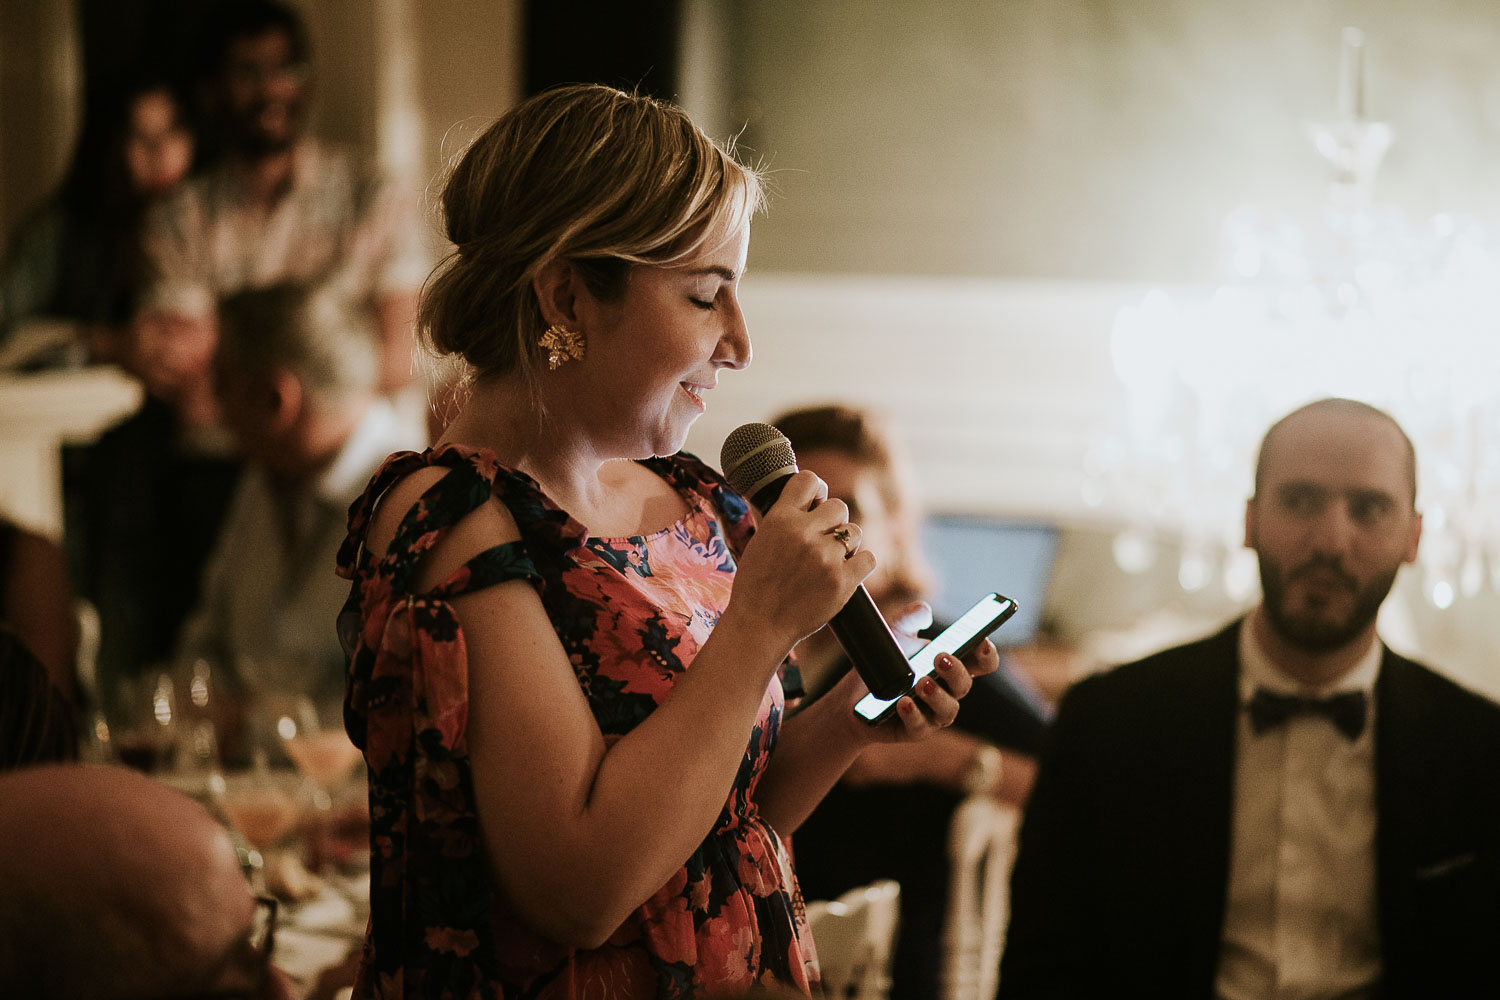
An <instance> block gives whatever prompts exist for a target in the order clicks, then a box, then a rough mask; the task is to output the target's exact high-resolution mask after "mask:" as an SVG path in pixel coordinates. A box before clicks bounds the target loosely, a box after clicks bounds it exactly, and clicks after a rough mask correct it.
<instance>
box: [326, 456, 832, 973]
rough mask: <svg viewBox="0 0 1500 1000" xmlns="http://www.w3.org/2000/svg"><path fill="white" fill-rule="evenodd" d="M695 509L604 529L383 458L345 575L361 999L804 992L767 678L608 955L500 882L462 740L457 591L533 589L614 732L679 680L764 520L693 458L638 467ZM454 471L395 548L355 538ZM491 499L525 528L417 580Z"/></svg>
mask: <svg viewBox="0 0 1500 1000" xmlns="http://www.w3.org/2000/svg"><path fill="white" fill-rule="evenodd" d="M643 464H644V465H646V466H647V467H648V468H650V469H651V470H652V471H654V472H656V473H657V474H658V475H660V476H662V477H663V478H664V479H666V480H667V481H668V482H669V483H670V484H671V485H672V486H673V487H674V488H675V489H676V490H677V491H678V493H679V494H680V495H681V496H682V497H683V498H684V499H685V500H686V501H687V504H688V508H689V512H688V514H687V515H686V516H685V517H683V518H682V519H681V520H680V521H678V522H677V523H675V524H673V525H672V526H670V527H668V528H666V529H665V530H663V531H659V532H656V533H654V534H651V535H646V536H642V537H633V538H590V537H587V532H586V530H585V528H584V527H583V526H582V525H581V524H579V523H578V522H577V521H576V520H574V519H573V518H571V517H569V516H568V514H567V513H566V512H564V511H562V510H561V509H559V508H558V507H557V506H556V505H555V504H553V503H552V502H551V501H550V500H549V499H548V498H547V497H546V496H545V495H544V494H543V493H542V492H541V490H540V489H539V487H538V485H537V483H536V482H535V481H534V480H533V479H531V478H530V477H529V476H527V475H525V474H524V473H521V472H518V471H515V470H512V469H508V468H505V467H503V466H501V465H499V464H498V463H497V461H496V459H495V457H494V456H493V454H491V453H490V452H487V451H482V450H474V449H470V448H467V447H463V446H459V445H445V446H442V447H439V448H436V449H431V450H429V451H427V452H424V453H421V454H418V453H415V452H402V453H399V454H396V455H393V456H391V458H390V459H388V460H387V462H386V464H385V465H384V466H383V467H382V468H381V470H380V471H379V472H377V473H376V475H375V477H374V479H373V480H372V481H371V483H370V486H369V488H368V489H367V490H366V492H365V493H364V495H363V496H362V497H361V498H360V499H359V500H357V501H355V503H354V504H353V506H352V507H351V508H350V520H349V537H348V539H347V541H346V542H345V545H344V549H343V551H342V552H341V553H340V556H339V572H340V574H341V575H343V576H344V577H346V578H348V579H351V580H353V588H352V592H351V594H350V598H349V603H348V604H347V605H346V608H345V611H344V613H343V614H342V615H341V616H340V622H339V627H340V633H341V636H342V637H343V638H344V641H345V646H346V648H347V649H349V650H350V653H351V658H350V665H349V678H348V688H347V698H346V702H345V724H346V727H347V728H348V731H349V735H350V736H351V737H352V738H353V740H354V742H355V743H356V744H358V745H359V747H360V748H361V749H362V750H363V751H364V755H365V761H366V764H367V767H368V773H369V782H370V817H371V829H370V846H371V872H370V894H371V917H370V925H369V929H368V932H367V935H366V939H365V949H364V959H363V962H362V964H361V968H360V974H359V983H358V986H357V987H356V990H355V996H356V997H380V998H403V1000H406V998H417V997H421V998H433V1000H438V998H471V997H497V998H498V997H505V998H516V997H537V998H580V1000H581V998H589V1000H612V998H619V1000H627V998H638V997H661V998H670V997H688V996H709V995H713V994H716V993H724V992H731V993H732V992H743V991H745V990H747V989H750V988H751V987H753V986H755V985H758V984H776V985H780V986H782V987H790V988H793V989H798V990H801V991H804V992H809V991H811V989H812V988H813V986H814V985H815V984H816V982H817V961H816V957H815V955H814V952H813V949H812V941H811V938H810V937H809V935H808V933H807V923H806V919H805V914H804V912H803V908H802V900H801V896H800V894H799V891H798V889H797V884H796V880H795V877H794V876H793V875H792V871H791V867H790V865H789V863H788V858H787V854H786V851H785V849H784V846H783V843H782V841H781V840H780V838H779V837H778V836H777V834H776V833H775V831H774V830H772V829H771V828H770V826H769V825H768V824H767V823H766V822H765V821H764V820H762V819H761V818H760V815H759V813H758V811H757V809H756V805H755V798H754V794H755V787H756V784H757V783H758V782H759V780H760V776H761V774H762V772H763V771H764V769H765V767H766V764H767V763H768V761H769V759H770V755H771V751H772V748H773V747H774V746H775V743H776V736H777V732H778V730H779V728H780V725H781V719H782V709H783V693H782V688H781V683H780V681H779V680H778V679H774V678H773V680H772V682H771V684H770V685H769V687H768V688H767V690H766V694H765V698H764V700H763V701H762V702H761V707H760V713H759V715H758V717H757V719H756V722H755V725H754V727H753V728H752V729H751V731H750V732H749V734H748V739H747V743H746V748H745V758H744V761H743V762H742V763H741V765H740V769H739V773H738V775H737V776H736V778H735V783H734V787H733V789H732V790H731V792H730V795H729V799H728V801H727V802H726V803H725V804H724V809H723V811H722V812H721V813H720V814H719V818H718V820H717V821H716V822H715V824H714V827H713V830H712V832H710V834H709V835H708V837H707V838H706V839H705V840H704V841H703V843H702V844H701V845H700V846H699V848H698V849H697V850H696V851H695V852H694V853H693V854H692V856H691V857H689V858H687V859H686V860H685V862H684V864H683V866H682V868H680V869H679V870H678V871H677V873H676V874H675V875H674V876H673V877H672V878H671V880H670V881H668V883H667V884H666V885H664V886H662V887H661V889H660V890H659V891H657V892H656V894H655V895H653V896H652V897H651V898H650V899H648V900H646V901H645V903H644V904H643V905H642V906H641V907H640V908H638V909H637V910H636V911H635V912H634V913H632V914H631V915H630V917H629V918H628V919H627V920H626V921H625V923H624V924H622V925H621V926H620V927H619V929H618V930H616V931H615V933H614V934H613V935H612V936H611V937H610V939H609V940H608V942H607V943H606V944H605V945H604V946H603V947H600V948H597V949H590V950H579V949H571V948H567V947H564V946H562V945H559V944H556V943H554V942H551V941H549V940H547V939H546V938H544V937H543V936H541V934H539V933H538V932H537V931H534V930H532V929H531V928H530V927H529V926H528V925H527V924H525V923H524V921H523V920H522V919H521V918H520V916H519V915H517V914H516V913H515V912H514V910H513V908H512V907H510V906H509V905H508V903H507V902H506V900H505V899H504V898H503V896H502V895H501V894H500V893H499V891H498V890H497V888H496V887H495V885H494V883H493V880H492V879H491V877H490V869H489V867H488V865H487V863H486V861H485V858H484V847H483V842H482V838H481V836H480V831H479V824H478V819H477V815H476V810H475V805H474V790H473V782H472V777H471V774H470V769H469V758H468V747H467V742H466V737H465V732H466V726H467V720H468V697H467V687H468V666H467V662H466V657H465V651H464V639H463V632H462V627H461V625H460V623H459V621H458V619H457V618H456V616H455V615H454V613H453V610H452V606H451V604H450V602H451V600H452V599H453V598H454V597H457V596H458V595H460V594H464V593H469V592H472V591H475V590H478V589H480V588H483V587H486V586H490V585H492V584H496V583H500V582H502V581H505V580H517V579H525V580H529V581H530V582H531V583H532V585H533V586H534V587H535V588H536V590H537V592H538V594H539V595H540V597H541V600H542V604H543V606H544V607H545V609H546V612H547V615H548V617H549V618H550V619H551V622H552V625H553V627H554V628H555V629H556V631H557V636H558V639H559V641H560V642H561V643H562V646H563V649H564V651H565V652H566V653H567V655H568V657H569V658H570V660H571V661H572V663H573V669H574V673H575V674H576V676H577V678H578V684H579V686H580V687H581V688H582V689H583V692H584V694H585V695H586V696H587V698H588V702H589V706H590V708H591V709H592V710H593V714H594V718H595V720H596V721H597V722H598V724H599V728H600V730H601V731H602V732H603V734H604V737H605V740H606V742H607V743H612V742H613V741H614V740H616V739H618V738H619V737H621V736H623V735H624V734H626V733H628V732H629V731H630V730H631V729H633V728H634V727H635V726H637V725H638V724H640V722H641V721H642V720H643V719H645V718H646V717H647V716H648V715H650V714H651V712H652V711H654V710H655V708H656V706H657V705H659V704H661V703H662V701H663V700H664V699H665V698H666V697H667V696H668V695H669V694H670V693H671V690H672V686H673V684H674V683H675V682H676V680H677V678H678V677H680V676H681V675H682V674H683V672H684V671H686V670H688V669H690V667H691V665H692V661H693V657H694V655H695V654H696V653H697V651H698V649H699V648H700V647H701V646H702V644H703V642H704V640H705V639H706V638H707V637H708V635H709V633H710V632H711V631H712V629H713V627H714V624H715V622H717V620H718V618H719V615H720V614H722V613H723V611H724V608H725V607H726V606H727V604H728V601H729V594H730V587H731V585H732V584H733V581H734V571H735V553H736V552H738V551H740V550H741V549H742V548H743V546H744V544H745V542H746V541H747V540H748V539H749V537H750V535H751V533H752V532H753V530H754V526H753V523H752V520H751V518H750V516H749V513H748V509H747V507H746V505H745V502H744V500H743V499H741V498H740V497H739V495H738V494H736V493H735V492H734V491H733V490H731V489H730V488H729V487H728V486H727V485H725V484H724V482H723V481H722V479H721V478H720V477H719V476H718V474H717V473H715V472H713V471H712V470H711V469H709V468H708V467H707V466H705V465H703V464H702V463H701V462H699V461H698V460H697V459H695V458H693V457H691V456H689V455H686V454H682V455H677V456H674V457H671V458H663V459H650V460H648V461H646V462H644V463H643ZM429 466H439V467H442V468H445V469H447V470H448V471H447V472H446V473H445V474H444V476H443V477H442V478H441V479H440V480H439V481H438V482H437V483H435V484H434V485H433V486H432V487H431V488H429V489H428V490H427V492H426V493H424V494H423V496H422V498H421V499H420V500H419V501H418V503H417V504H416V505H415V506H414V507H413V508H412V509H411V511H410V512H408V513H407V514H406V516H405V518H404V520H403V521H402V523H401V525H400V527H399V529H398V531H397V533H396V536H395V539H394V541H393V542H392V543H391V546H390V551H389V554H387V555H385V556H384V557H377V556H375V555H372V554H371V553H369V552H367V551H366V550H365V549H364V547H363V540H364V535H365V531H366V529H367V527H368V524H369V519H370V515H371V511H372V509H373V507H374V505H375V503H376V501H377V500H378V499H379V498H380V496H381V495H382V494H383V493H385V491H386V490H387V489H388V488H389V487H390V486H391V485H392V484H393V483H395V482H397V481H398V480H400V479H401V478H403V477H405V476H407V475H410V474H411V473H412V472H415V471H417V470H418V469H421V468H425V467H429ZM492 494H493V495H495V496H497V497H499V498H500V500H501V501H502V502H503V503H504V504H505V506H506V508H507V509H508V510H509V511H510V513H511V515H512V516H513V517H514V518H515V521H516V524H517V526H518V527H519V528H520V532H521V536H522V537H521V540H520V541H518V542H513V543H509V544H504V545H499V546H496V547H494V548H491V549H489V550H487V551H485V552H482V553H480V554H479V555H478V556H476V557H474V558H473V559H471V560H470V561H469V562H468V563H467V564H466V565H465V566H463V567H461V568H460V569H458V570H457V571H456V572H454V573H453V574H452V576H451V577H449V578H448V579H447V580H445V581H444V582H443V583H442V584H441V585H439V586H438V587H436V588H434V589H432V590H430V591H427V592H425V593H414V592H413V591H412V579H413V573H414V570H415V568H416V564H417V562H418V561H419V560H420V558H421V556H422V555H423V554H424V553H425V552H427V551H428V550H429V549H430V548H431V547H432V545H433V544H434V543H435V542H436V541H437V540H438V539H439V538H440V537H442V535H443V534H444V533H445V532H446V531H448V530H449V529H450V528H451V527H452V526H453V525H454V524H455V523H457V522H458V521H459V520H460V519H462V518H463V517H464V516H465V515H466V514H468V513H469V512H470V511H472V510H474V509H475V508H477V507H478V506H479V505H481V504H482V503H484V502H485V501H486V500H487V499H488V498H489V497H490V496H491V495H492Z"/></svg>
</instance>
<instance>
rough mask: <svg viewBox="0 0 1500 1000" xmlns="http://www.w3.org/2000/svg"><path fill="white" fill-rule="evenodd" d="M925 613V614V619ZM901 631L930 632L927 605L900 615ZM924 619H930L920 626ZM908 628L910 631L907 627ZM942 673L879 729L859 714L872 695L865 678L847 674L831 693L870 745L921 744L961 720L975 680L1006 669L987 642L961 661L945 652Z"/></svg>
mask: <svg viewBox="0 0 1500 1000" xmlns="http://www.w3.org/2000/svg"><path fill="white" fill-rule="evenodd" d="M924 612H925V614H924ZM895 618H896V620H895V625H896V627H897V629H899V630H902V631H906V628H911V627H912V625H911V624H908V623H913V624H914V625H915V628H924V627H926V626H927V625H930V624H931V623H932V612H931V609H929V608H928V607H927V606H926V605H925V604H917V605H913V606H911V607H909V608H907V609H905V613H903V614H902V615H899V616H895ZM918 619H924V620H921V621H918ZM903 626H906V628H903ZM935 664H936V668H935V669H934V670H933V672H932V673H930V674H928V675H927V676H926V677H923V678H920V679H919V680H918V681H917V683H916V686H915V688H914V689H913V691H912V692H911V693H910V694H907V695H903V696H902V697H901V699H900V700H899V701H898V702H896V715H895V718H893V719H888V720H886V721H885V722H883V723H881V724H880V725H878V726H872V725H869V724H868V723H866V722H864V721H862V720H860V719H859V718H857V717H856V716H855V715H854V705H855V703H856V702H858V701H859V699H861V698H863V697H864V696H865V695H866V694H868V693H869V691H868V689H867V688H866V687H865V685H864V682H863V681H862V680H860V678H859V674H858V673H857V672H855V671H853V670H851V671H849V672H848V673H847V674H845V675H844V677H843V679H842V680H840V681H839V683H838V684H837V685H836V686H835V688H834V691H833V692H830V694H834V693H835V692H836V693H837V695H838V696H840V697H839V700H840V701H846V702H847V708H846V709H845V711H846V712H847V713H848V716H847V717H848V720H849V722H851V723H852V724H853V725H855V726H857V727H859V731H860V732H861V735H862V736H863V738H864V740H865V741H866V742H871V743H894V742H900V741H908V740H920V739H923V738H925V737H926V736H928V735H929V734H931V733H933V732H936V731H937V730H939V729H943V728H946V727H948V726H951V725H952V724H953V720H954V719H955V718H957V717H958V703H959V702H960V701H961V700H963V698H964V696H965V695H967V694H968V693H969V690H970V688H972V687H973V685H974V678H975V677H979V676H982V675H984V674H988V673H991V672H993V671H994V670H995V669H997V668H998V667H999V666H1000V654H999V653H998V652H997V651H996V649H995V645H994V643H992V642H990V641H989V640H988V639H984V640H982V641H981V642H980V643H979V645H978V646H976V647H975V648H974V651H973V652H972V653H970V654H969V655H968V656H967V657H966V658H965V659H964V660H962V661H960V660H959V659H957V658H956V657H954V656H952V655H950V654H948V653H939V654H938V656H937V660H936V661H935Z"/></svg>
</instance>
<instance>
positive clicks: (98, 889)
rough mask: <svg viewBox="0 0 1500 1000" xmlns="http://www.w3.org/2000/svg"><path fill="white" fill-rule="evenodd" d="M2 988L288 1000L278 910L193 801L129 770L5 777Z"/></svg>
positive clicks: (106, 999) (42, 770)
mask: <svg viewBox="0 0 1500 1000" xmlns="http://www.w3.org/2000/svg"><path fill="white" fill-rule="evenodd" d="M0 801H3V802H4V803H5V808H4V809H3V810H0V839H3V841H4V843H5V844H6V849H5V850H4V851H0V983H3V984H4V985H5V989H6V995H7V996H16V997H27V998H28V1000H82V998H88V1000H116V998H118V1000H133V998H139V997H192V996H222V997H231V996H232V997H237V998H244V1000H289V998H291V997H292V996H293V991H292V987H291V983H290V980H288V979H287V977H285V976H284V975H283V974H282V973H281V972H280V971H279V970H278V969H276V968H275V967H274V966H273V965H272V963H271V957H272V948H273V944H274V940H275V938H274V929H275V919H276V904H275V902H274V901H272V900H268V899H267V900H259V899H257V898H256V897H255V896H254V895H252V893H251V891H250V885H249V883H248V882H247V881H246V880H245V877H244V875H243V874H242V873H241V870H240V865H239V857H238V855H237V854H236V852H235V849H234V845H233V843H232V842H231V840H230V836H229V833H228V832H227V831H226V830H225V829H224V828H223V827H221V826H220V825H219V824H218V823H217V822H216V821H215V820H214V819H213V818H212V817H211V816H210V815H209V814H208V812H207V811H206V810H205V809H204V808H203V807H202V806H200V805H198V804H197V803H195V802H193V801H192V800H191V799H189V798H187V797H186V796H184V795H181V794H180V793H178V792H175V791H173V790H172V789H170V788H168V787H167V786H166V785H163V784H161V783H159V782H157V781H154V780H152V779H150V778H147V777H145V776H143V775H139V774H135V773H132V772H130V771H125V770H121V769H119V768H110V767H99V766H93V765H79V764H73V765H56V766H48V767H32V768H26V769H22V770H18V771H12V772H10V773H8V774H4V775H0Z"/></svg>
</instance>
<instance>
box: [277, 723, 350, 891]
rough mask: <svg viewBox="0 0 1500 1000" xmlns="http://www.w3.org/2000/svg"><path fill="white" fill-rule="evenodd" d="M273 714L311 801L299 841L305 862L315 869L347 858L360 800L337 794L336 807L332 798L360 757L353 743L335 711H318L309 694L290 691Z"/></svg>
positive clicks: (283, 746) (287, 751)
mask: <svg viewBox="0 0 1500 1000" xmlns="http://www.w3.org/2000/svg"><path fill="white" fill-rule="evenodd" d="M273 714H274V716H275V726H276V733H277V736H278V737H279V738H280V740H281V747H282V750H283V751H284V752H285V753H286V756H287V759H288V760H290V761H291V762H292V766H293V767H295V768H296V769H297V773H298V774H300V775H302V777H303V779H304V782H305V785H304V791H305V793H307V795H308V797H309V798H310V799H311V801H312V804H313V810H312V812H311V814H310V815H309V816H308V817H307V830H306V832H307V839H306V842H305V845H304V846H305V848H306V851H307V859H306V860H307V862H308V864H309V866H310V867H311V868H312V869H313V870H314V871H317V870H319V869H322V868H324V867H326V866H327V865H328V864H329V863H338V862H340V861H343V860H347V858H348V855H349V854H350V853H352V851H353V846H354V845H353V841H354V840H355V839H356V838H354V837H353V836H352V834H353V833H354V832H355V831H356V829H358V831H359V832H360V836H359V837H358V838H357V839H358V840H359V841H361V842H362V841H363V839H364V838H363V826H364V824H365V823H367V819H366V815H365V806H364V800H363V797H360V798H359V800H358V801H357V802H356V801H354V800H352V799H342V800H341V803H342V804H341V805H340V807H339V808H338V809H335V806H334V801H335V796H337V795H338V793H339V791H340V789H341V788H344V787H345V786H346V785H347V784H348V783H349V778H350V776H351V775H352V774H353V772H354V769H355V767H356V766H357V765H358V764H359V763H360V760H361V756H360V752H359V749H358V748H357V747H355V745H354V744H353V743H351V742H350V741H349V737H348V736H346V735H345V734H344V729H343V726H342V724H341V723H342V719H341V718H340V719H339V724H335V723H334V721H333V720H334V719H335V718H336V717H339V711H338V709H337V708H336V707H335V706H333V705H326V706H325V707H324V709H323V711H322V712H321V713H320V712H319V711H318V706H317V705H316V704H315V703H314V702H313V701H312V700H311V699H310V698H307V697H296V698H290V699H285V700H283V701H282V702H281V703H280V705H279V707H278V708H277V710H276V711H275V712H274V713H273ZM344 805H347V806H349V807H350V808H347V809H346V808H344V807H343V806H344Z"/></svg>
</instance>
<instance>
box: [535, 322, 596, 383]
mask: <svg viewBox="0 0 1500 1000" xmlns="http://www.w3.org/2000/svg"><path fill="white" fill-rule="evenodd" d="M537 344H539V345H540V346H541V348H542V350H544V351H546V352H547V370H548V371H556V370H557V369H559V368H561V367H562V366H563V365H565V364H567V363H568V361H569V360H570V359H571V360H573V361H582V360H583V346H584V344H583V334H581V333H578V332H576V331H573V330H569V329H567V328H566V327H564V326H563V325H562V324H561V323H553V324H552V325H551V326H549V327H547V330H546V332H545V333H543V334H542V336H541V338H540V339H538V340H537Z"/></svg>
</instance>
